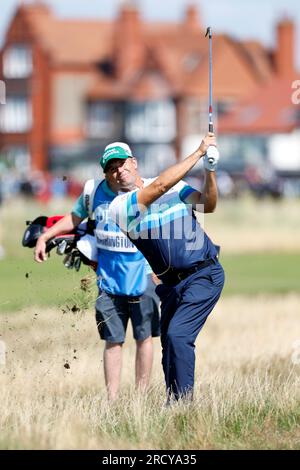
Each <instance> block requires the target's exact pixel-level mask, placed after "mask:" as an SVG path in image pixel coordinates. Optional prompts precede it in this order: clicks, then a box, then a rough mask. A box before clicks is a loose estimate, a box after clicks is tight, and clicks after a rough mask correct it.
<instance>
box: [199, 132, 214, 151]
mask: <svg viewBox="0 0 300 470" xmlns="http://www.w3.org/2000/svg"><path fill="white" fill-rule="evenodd" d="M210 145H214V146H216V145H217V141H216V138H215V134H213V132H209V133H208V134H207V135H206V136H205V137H204V139H203V140H202V142H201V144H200V147H199V150H200V152H201V154H202V157H203V156H204V155H205V154H206V152H207V149H208V147H209V146H210Z"/></svg>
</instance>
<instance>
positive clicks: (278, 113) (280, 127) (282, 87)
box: [218, 78, 300, 134]
mask: <svg viewBox="0 0 300 470" xmlns="http://www.w3.org/2000/svg"><path fill="white" fill-rule="evenodd" d="M292 82H293V80H292V78H291V79H278V78H276V79H273V80H272V81H271V82H270V83H268V84H266V85H264V86H262V87H261V88H260V89H259V90H258V91H257V92H256V93H254V94H253V95H252V96H250V97H249V98H248V99H246V100H243V101H241V102H240V103H239V105H238V106H237V107H236V108H235V109H234V110H233V111H232V112H231V113H230V114H228V115H226V116H224V117H223V118H221V119H220V120H219V123H218V124H219V125H218V130H219V132H220V133H221V134H228V133H232V134H237V133H238V134H269V133H286V132H291V131H292V130H294V129H295V128H298V127H300V107H299V105H298V106H297V105H296V104H293V102H292V94H293V93H294V92H295V90H294V89H293V88H292Z"/></svg>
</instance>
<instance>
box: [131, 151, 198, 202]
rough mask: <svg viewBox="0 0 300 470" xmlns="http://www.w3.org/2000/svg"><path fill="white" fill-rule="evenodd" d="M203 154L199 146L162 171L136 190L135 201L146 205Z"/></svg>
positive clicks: (164, 191) (173, 182) (176, 181)
mask: <svg viewBox="0 0 300 470" xmlns="http://www.w3.org/2000/svg"><path fill="white" fill-rule="evenodd" d="M204 154H205V152H204V151H202V150H201V149H200V148H199V149H197V150H196V152H194V153H192V154H191V155H190V156H189V157H187V158H186V159H185V160H183V161H181V162H179V163H177V164H176V165H173V166H171V167H170V168H168V169H167V170H165V171H163V172H162V173H161V174H160V175H159V176H158V177H157V178H156V179H155V180H154V181H153V183H151V184H150V185H149V186H147V187H146V188H143V189H140V190H139V191H137V202H138V203H139V205H141V206H145V207H148V206H149V205H150V204H151V203H152V202H154V201H156V199H158V198H159V197H160V196H162V195H163V194H165V193H166V192H167V191H169V189H171V188H172V187H173V186H174V185H175V184H176V183H178V182H179V181H180V180H181V179H182V178H184V177H185V175H186V174H187V173H188V172H189V171H190V170H191V169H192V168H193V166H194V165H195V164H196V163H197V162H198V160H199V159H200V158H201V157H203V155H204Z"/></svg>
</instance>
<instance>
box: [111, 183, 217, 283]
mask: <svg viewBox="0 0 300 470" xmlns="http://www.w3.org/2000/svg"><path fill="white" fill-rule="evenodd" d="M137 191H138V190H135V191H131V192H130V193H124V194H122V195H119V196H118V197H116V198H115V199H114V201H113V203H112V204H111V206H110V210H109V214H110V217H111V219H112V220H113V221H114V222H115V223H116V224H118V225H119V227H120V228H121V229H122V230H123V232H124V233H126V234H127V235H128V238H129V239H130V240H131V241H132V242H133V243H134V244H135V246H136V247H137V248H138V249H139V250H140V251H141V252H142V253H143V255H144V256H145V258H146V259H147V260H148V262H149V264H150V266H151V267H152V269H153V271H154V272H155V273H156V274H157V275H162V274H163V273H165V272H167V270H168V269H169V268H170V267H172V268H175V269H178V270H183V269H187V268H190V267H193V266H195V265H196V264H198V263H199V262H200V261H204V260H206V259H209V258H214V257H216V256H217V250H216V248H215V245H214V244H213V243H212V241H211V240H210V239H209V237H208V236H207V234H206V233H205V232H204V230H203V228H202V227H201V225H200V224H199V222H198V221H197V219H196V217H195V214H194V211H193V208H192V206H191V205H190V204H187V203H185V200H186V199H187V197H188V196H189V195H190V194H191V193H192V192H194V191H195V189H193V188H192V187H190V186H189V185H187V184H186V183H184V182H183V181H180V182H179V183H178V184H176V185H175V186H174V187H173V188H171V189H170V190H169V191H168V192H167V193H165V194H164V195H163V196H161V197H160V198H159V199H157V200H156V201H155V202H154V203H152V204H151V205H150V206H149V207H148V208H141V207H140V206H139V204H138V203H137Z"/></svg>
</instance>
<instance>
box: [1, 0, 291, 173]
mask: <svg viewBox="0 0 300 470" xmlns="http://www.w3.org/2000/svg"><path fill="white" fill-rule="evenodd" d="M278 34H279V36H278V38H279V39H278V43H277V49H276V50H275V51H269V50H266V49H265V48H264V47H263V46H262V45H261V44H259V43H257V42H253V41H252V42H249V41H248V42H238V41H236V40H234V39H232V38H230V37H229V36H226V35H214V41H213V72H214V102H215V110H214V112H215V121H217V118H218V117H220V116H222V115H223V114H224V113H226V112H228V111H230V110H231V109H232V108H233V107H234V105H235V104H236V103H239V102H241V101H242V100H243V99H245V98H246V97H247V96H249V95H251V94H253V93H255V92H256V91H257V90H258V89H260V87H262V86H266V85H268V83H271V82H272V80H273V79H274V78H275V77H276V76H277V75H278V74H280V73H281V72H280V71H282V70H285V71H286V70H287V64H288V67H289V68H288V70H289V73H293V70H294V64H293V62H292V59H291V57H292V56H291V53H290V50H289V45H290V41H291V40H292V39H293V38H292V37H290V36H289V35H290V34H291V30H290V29H289V30H288V31H287V29H286V28H284V27H282V25H281V24H279V25H278ZM208 60H209V58H208V42H207V38H205V27H204V26H203V25H202V24H201V20H200V18H199V14H198V11H197V9H196V8H195V7H194V6H190V7H188V8H187V10H186V12H185V17H184V18H183V20H182V22H181V23H180V24H175V23H146V22H145V21H143V20H142V18H141V15H140V12H139V11H138V9H137V8H136V7H135V6H132V5H130V3H129V4H128V3H127V4H126V5H124V6H123V7H122V8H121V9H120V11H119V14H118V16H117V18H116V19H115V20H114V21H111V22H108V21H101V20H90V21H87V20H85V21H83V20H65V19H64V20H62V19H60V18H57V17H56V16H55V15H54V14H53V13H52V11H51V10H50V9H49V7H48V6H46V5H43V4H42V3H41V2H36V3H33V4H25V5H21V6H19V7H18V9H17V10H16V12H15V15H14V17H13V19H12V21H11V23H10V25H9V26H8V29H7V33H6V37H5V41H4V45H3V48H2V51H1V55H0V65H1V66H0V75H1V77H0V78H1V79H2V80H3V81H4V83H5V86H6V104H5V105H0V159H1V162H2V165H4V166H6V167H11V168H17V169H20V170H23V171H24V170H26V171H30V170H32V169H34V170H41V171H48V170H64V171H68V169H74V168H78V169H82V170H83V169H86V168H88V167H89V166H91V167H92V166H93V165H94V164H95V162H97V156H98V155H100V154H101V152H102V151H103V149H104V147H105V145H107V144H108V143H109V142H111V141H114V140H124V141H126V142H128V143H129V145H130V146H132V148H133V151H134V153H135V154H136V155H137V156H138V158H139V165H140V169H141V172H142V173H143V174H144V175H145V176H152V175H155V174H157V173H158V172H159V171H160V170H162V169H163V168H165V167H166V166H168V165H170V164H171V163H173V162H175V161H176V160H178V159H180V158H182V156H185V155H186V154H188V153H189V152H190V151H192V150H194V148H195V146H197V145H198V143H199V137H200V136H201V135H202V134H203V132H205V131H206V129H207V126H208V116H207V115H208V112H207V110H208ZM216 125H217V122H216Z"/></svg>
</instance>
